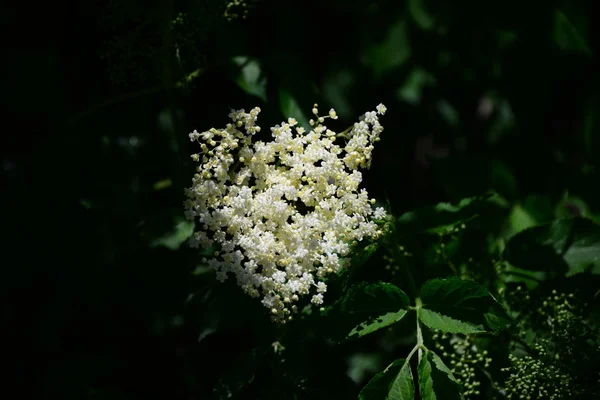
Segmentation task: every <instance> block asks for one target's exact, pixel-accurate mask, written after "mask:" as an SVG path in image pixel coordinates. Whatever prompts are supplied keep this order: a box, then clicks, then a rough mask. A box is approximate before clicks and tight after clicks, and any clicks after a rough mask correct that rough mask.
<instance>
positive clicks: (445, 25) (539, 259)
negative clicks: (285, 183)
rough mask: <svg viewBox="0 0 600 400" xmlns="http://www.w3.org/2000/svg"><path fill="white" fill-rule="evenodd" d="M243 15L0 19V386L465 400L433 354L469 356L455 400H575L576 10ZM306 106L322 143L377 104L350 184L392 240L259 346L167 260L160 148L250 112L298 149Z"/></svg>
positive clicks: (595, 234) (193, 8) (253, 314)
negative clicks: (469, 380)
mask: <svg viewBox="0 0 600 400" xmlns="http://www.w3.org/2000/svg"><path fill="white" fill-rule="evenodd" d="M246 5H247V9H248V14H247V18H246V19H241V18H237V19H235V20H233V21H231V22H228V21H227V19H226V18H225V17H224V15H223V14H224V12H225V9H226V7H227V3H226V2H225V1H221V0H189V1H171V0H159V1H156V2H147V1H126V0H119V1H116V0H115V1H110V2H106V1H92V2H70V4H67V3H66V2H62V3H61V2H59V3H55V2H47V3H43V4H37V3H36V4H34V3H24V2H17V3H15V4H13V6H12V7H9V8H7V10H6V11H5V12H4V13H3V14H2V17H3V22H4V24H3V26H5V27H6V28H7V29H6V31H7V32H5V34H4V40H5V42H6V43H5V46H4V47H5V50H6V54H5V57H4V58H5V60H6V62H5V63H4V64H5V66H6V68H5V76H4V78H5V79H4V81H3V84H4V85H3V94H4V96H5V101H4V102H3V106H4V108H5V114H6V115H7V116H8V118H7V119H6V120H7V121H11V122H12V124H11V126H12V128H9V127H7V128H5V129H4V134H3V135H2V137H1V138H0V166H1V168H0V174H1V178H0V180H1V183H2V197H1V200H0V202H1V203H2V210H3V211H4V215H3V217H2V228H3V229H2V233H3V236H2V249H3V253H2V262H0V265H1V266H2V271H3V273H4V275H3V279H2V284H1V287H2V289H3V290H1V291H0V293H2V295H3V303H2V304H3V307H2V312H1V314H0V315H1V317H2V321H3V327H4V329H3V333H4V334H5V336H7V339H5V340H4V342H3V343H4V345H5V350H6V351H5V352H4V353H3V355H4V360H5V361H6V363H7V365H8V367H9V368H8V370H9V371H14V376H12V375H9V376H8V377H7V378H8V379H7V381H8V384H9V385H8V386H6V387H5V392H6V393H12V392H13V388H12V387H11V386H13V385H14V386H15V388H14V389H16V390H17V391H16V393H19V397H22V398H37V399H52V398H59V399H66V400H69V399H93V400H96V399H111V400H112V399H123V400H132V399H144V400H146V399H172V400H180V399H181V400H183V399H192V398H193V399H210V398H215V399H220V398H229V396H230V395H231V398H239V399H274V400H275V399H277V400H280V399H338V398H339V399H353V398H357V397H359V398H363V399H381V398H384V399H386V398H387V399H407V398H411V397H412V392H411V391H412V390H414V392H415V393H417V395H416V397H418V396H421V397H420V398H422V399H431V398H434V397H433V396H434V394H435V398H437V399H438V400H439V399H444V400H445V399H453V398H460V396H461V394H460V393H463V394H465V393H469V394H470V397H469V396H467V395H466V394H465V397H469V398H473V396H475V395H474V393H475V390H471V392H469V388H466V387H462V388H461V386H460V385H459V384H458V383H457V382H456V381H457V380H459V379H458V377H459V373H461V371H464V365H462V366H457V365H456V363H454V364H452V363H451V361H453V360H454V361H457V360H461V359H469V360H470V359H477V360H479V359H482V357H483V354H484V352H487V353H485V359H486V360H487V359H488V358H489V359H490V360H491V361H490V362H489V363H487V361H486V363H485V364H484V366H483V367H481V366H480V365H477V366H474V367H473V368H474V369H475V371H473V374H474V375H476V376H477V379H478V382H480V386H479V387H478V388H477V390H478V391H479V392H480V393H479V394H478V395H476V396H479V397H476V398H485V399H488V398H489V399H505V398H507V396H508V395H509V394H512V397H511V398H512V399H515V398H519V397H520V396H530V397H531V398H536V396H537V398H551V395H554V396H555V398H561V397H560V396H562V398H568V399H593V398H597V397H598V396H599V392H600V389H599V386H598V375H597V371H598V370H600V366H599V365H598V360H600V351H599V343H598V323H599V321H600V311H599V310H600V308H599V307H598V306H599V300H600V292H599V291H598V288H599V287H600V276H599V275H598V272H599V268H600V266H599V260H600V258H599V257H600V236H599V228H598V226H599V225H598V223H600V188H599V182H600V176H599V172H600V157H599V156H598V155H599V154H600V134H599V133H600V123H599V121H600V117H599V114H598V109H599V106H600V96H599V93H600V91H599V89H600V80H599V75H598V73H597V71H598V54H599V50H600V48H599V42H598V39H597V38H598V37H600V35H598V32H597V31H598V27H599V26H600V25H599V24H598V21H597V16H596V14H595V13H593V12H592V11H593V9H594V8H593V4H592V2H589V1H581V0H576V1H566V0H564V1H563V0H557V1H551V2H523V1H514V0H508V1H504V2H492V3H491V2H455V1H449V0H405V1H389V0H381V1H371V0H369V1H367V0H356V1H352V2H349V1H343V0H332V1H316V0H307V1H291V0H282V1H270V0H264V1H263V0H260V1H247V2H246ZM240 7H241V6H240ZM315 102H316V103H318V104H319V107H320V109H321V110H324V111H325V112H326V111H327V110H329V108H331V107H333V108H335V109H336V110H337V113H338V115H339V119H338V120H337V121H333V120H327V125H328V127H330V128H331V129H333V130H335V131H336V132H337V131H342V130H343V129H345V128H347V127H348V126H349V125H350V124H352V123H354V122H355V119H356V117H357V116H359V115H360V114H362V113H363V112H365V111H367V110H371V109H373V108H374V106H376V105H377V104H379V103H380V102H381V103H384V104H385V105H386V106H387V108H388V111H387V114H386V116H385V117H386V118H385V122H384V123H383V125H384V127H385V131H384V132H383V133H382V136H381V138H382V140H381V142H379V143H378V144H377V145H376V147H375V150H374V154H373V164H372V167H371V169H369V170H368V171H363V185H364V187H366V188H367V189H368V191H369V194H370V196H371V197H374V198H376V199H378V200H379V201H382V202H384V201H385V204H386V208H388V209H389V210H390V213H391V214H392V215H393V216H394V217H395V222H394V224H393V225H392V224H390V225H388V226H387V227H386V235H385V236H384V237H383V238H382V239H381V241H378V242H376V243H366V242H363V243H358V244H357V245H356V246H355V247H354V252H353V260H352V264H351V267H350V268H348V269H345V270H342V271H341V272H340V274H339V276H336V277H333V276H331V277H328V279H329V281H328V282H327V283H328V291H327V293H325V304H324V305H323V307H324V310H323V311H321V310H320V309H319V308H316V307H306V308H303V307H299V312H298V313H297V314H296V315H295V316H294V319H293V320H292V321H290V322H288V323H287V324H286V325H281V326H280V325H274V324H272V323H271V321H270V320H269V315H267V314H266V312H265V310H264V307H262V305H261V304H260V300H258V299H252V298H250V297H248V296H246V295H244V294H243V293H241V291H240V289H239V287H238V286H237V285H236V283H235V282H233V281H227V282H226V283H224V284H220V283H219V282H217V281H216V279H215V274H214V272H213V271H212V270H210V269H209V268H207V266H206V265H205V264H204V263H203V262H202V261H201V260H202V257H204V256H207V255H210V252H211V249H207V250H201V251H198V250H195V249H190V248H189V247H188V246H187V243H186V240H187V239H188V238H189V236H190V235H191V233H192V231H193V229H196V230H197V229H200V227H198V226H194V225H193V224H192V223H190V222H189V221H186V220H185V219H184V218H183V207H182V201H183V199H184V198H183V195H182V191H183V188H184V187H186V186H188V185H189V183H190V181H191V177H192V176H193V173H194V170H193V166H192V163H191V162H190V159H189V155H190V154H191V153H192V152H193V151H195V148H193V147H192V145H191V144H190V143H189V139H188V137H187V134H188V133H189V132H190V131H192V130H194V129H197V130H198V131H202V130H205V129H209V128H210V127H213V126H214V127H220V126H223V125H224V123H226V122H227V121H226V117H227V113H228V112H229V109H230V108H234V109H240V108H245V109H246V110H249V109H250V108H252V107H254V106H257V105H258V106H260V107H261V109H262V113H261V115H260V118H259V125H261V126H262V127H263V131H262V132H261V133H260V134H259V135H257V139H259V140H270V138H271V137H270V134H271V132H270V131H269V129H268V127H270V126H273V125H275V124H277V123H280V122H281V121H282V120H284V119H287V117H290V116H293V117H295V118H296V119H297V120H298V121H299V123H300V124H302V125H305V127H306V128H308V127H309V125H308V119H310V117H311V114H310V108H311V106H312V104H313V103H315ZM491 193H493V194H491ZM554 290H555V291H556V293H554V292H553V291H554ZM571 294H572V296H571ZM418 297H419V299H418V300H417V298H418ZM301 305H302V306H303V305H305V304H301ZM418 318H419V319H418ZM509 325H510V326H509ZM430 328H435V329H444V330H446V331H448V332H449V333H447V336H446V338H445V339H444V341H445V342H444V343H445V344H444V346H446V347H445V348H444V349H441V348H438V347H436V343H437V342H436V340H437V339H435V338H436V336H435V335H439V334H441V333H437V332H435V331H433V332H432V330H431V329H430ZM348 337H351V338H352V339H355V340H345V339H347V338H348ZM332 339H335V340H332ZM446 342H447V343H446ZM463 342H464V343H470V344H476V346H475V349H473V348H471V349H470V353H468V354H469V357H466V356H465V357H463V355H464V354H458V353H459V351H458V350H456V348H455V347H456V346H455V345H456V344H457V343H463ZM415 344H417V346H415ZM411 351H412V353H411ZM432 351H435V352H436V354H437V356H436V354H434V353H433V352H432ZM444 352H446V353H452V354H455V355H456V357H451V356H450V355H449V354H447V355H444ZM419 353H421V360H420V363H419V360H418V359H419ZM438 356H439V357H438ZM442 361H443V362H442ZM457 362H458V361H457ZM444 363H445V364H444ZM386 366H389V367H388V368H387V369H386ZM461 368H462V369H461ZM505 368H506V369H505ZM503 369H504V370H503ZM352 371H354V373H353V372H352ZM356 371H358V372H356ZM550 372H552V373H554V376H551V375H550ZM470 373H471V371H469V374H470ZM511 374H513V375H512V376H511ZM557 374H558V377H557ZM466 375H468V374H466ZM409 378H410V379H409ZM454 378H456V379H454ZM411 382H412V387H413V388H412V389H411ZM461 383H462V381H461ZM471 389H472V388H471ZM524 389H526V390H527V392H526V393H523V390H524ZM542 389H543V390H542ZM419 393H420V394H419ZM540 393H541V394H540ZM5 397H6V396H5Z"/></svg>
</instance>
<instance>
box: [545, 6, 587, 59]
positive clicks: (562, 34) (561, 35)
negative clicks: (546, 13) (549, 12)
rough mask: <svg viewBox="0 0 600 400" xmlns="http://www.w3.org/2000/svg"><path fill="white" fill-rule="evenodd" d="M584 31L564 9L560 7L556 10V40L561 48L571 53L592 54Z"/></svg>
mask: <svg viewBox="0 0 600 400" xmlns="http://www.w3.org/2000/svg"><path fill="white" fill-rule="evenodd" d="M582 31H583V29H582ZM582 31H580V30H579V29H578V27H576V26H575V25H574V24H573V23H572V22H571V20H570V19H569V18H568V17H567V15H566V14H565V13H564V12H563V11H561V10H558V9H557V10H555V11H554V41H555V43H556V45H557V46H558V48H559V49H561V50H562V51H565V52H570V53H580V54H585V55H592V51H591V50H590V47H589V46H588V43H587V40H586V39H585V36H584V35H583V32H582Z"/></svg>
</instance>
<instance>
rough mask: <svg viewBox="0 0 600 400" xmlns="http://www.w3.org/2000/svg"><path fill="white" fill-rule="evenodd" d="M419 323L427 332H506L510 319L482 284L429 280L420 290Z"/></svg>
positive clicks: (459, 280)
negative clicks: (423, 325)
mask: <svg viewBox="0 0 600 400" xmlns="http://www.w3.org/2000/svg"><path fill="white" fill-rule="evenodd" d="M420 299H421V302H422V306H421V307H420V308H419V310H418V315H419V320H421V322H423V323H424V324H425V325H427V326H428V327H430V328H431V329H439V330H441V331H444V332H452V333H464V334H472V333H478V332H493V333H495V332H497V331H499V330H502V329H506V328H507V327H508V326H509V325H510V324H511V319H510V317H509V316H508V314H507V313H506V312H505V311H504V309H503V308H502V306H501V305H500V303H498V302H497V301H496V299H494V297H493V296H492V294H491V293H490V292H489V291H488V290H487V289H486V288H485V287H483V286H482V285H480V284H478V283H477V282H474V281H468V280H462V279H460V278H456V277H453V278H448V279H440V278H436V279H432V280H429V281H427V282H425V284H423V286H422V287H421V293H420Z"/></svg>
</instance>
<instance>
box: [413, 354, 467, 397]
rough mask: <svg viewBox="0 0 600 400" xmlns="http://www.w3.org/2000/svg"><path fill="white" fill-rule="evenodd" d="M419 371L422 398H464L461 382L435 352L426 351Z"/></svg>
mask: <svg viewBox="0 0 600 400" xmlns="http://www.w3.org/2000/svg"><path fill="white" fill-rule="evenodd" d="M418 372H419V391H420V393H421V399H422V400H438V399H439V400H454V399H459V400H460V399H463V396H462V393H461V387H460V384H459V383H458V382H457V381H456V378H454V375H452V372H451V371H450V369H449V368H448V367H447V366H446V365H445V364H444V362H443V361H442V360H441V359H440V358H439V357H438V356H437V354H435V353H434V352H432V351H426V352H425V353H424V354H423V357H422V359H421V362H420V363H419V370H418Z"/></svg>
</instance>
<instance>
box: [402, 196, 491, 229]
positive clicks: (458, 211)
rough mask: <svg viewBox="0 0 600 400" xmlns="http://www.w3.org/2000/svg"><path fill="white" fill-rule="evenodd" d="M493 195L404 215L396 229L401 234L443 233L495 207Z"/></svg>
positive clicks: (439, 205) (470, 198)
mask: <svg viewBox="0 0 600 400" xmlns="http://www.w3.org/2000/svg"><path fill="white" fill-rule="evenodd" d="M491 198H492V195H491V194H489V195H484V196H478V197H469V198H465V199H462V200H461V201H460V202H459V203H458V204H451V203H439V204H437V205H435V206H433V207H427V208H421V209H418V210H414V211H409V212H407V213H404V214H402V215H401V216H400V217H398V218H397V219H396V227H397V229H398V231H399V232H401V233H404V232H406V233H411V234H415V233H422V232H427V233H443V232H447V231H448V230H452V229H454V228H455V227H457V225H460V224H462V223H463V222H467V221H469V220H471V219H473V218H475V217H477V216H479V215H481V214H483V213H486V212H487V211H489V210H490V209H491V208H492V207H493V203H492V202H491Z"/></svg>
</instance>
